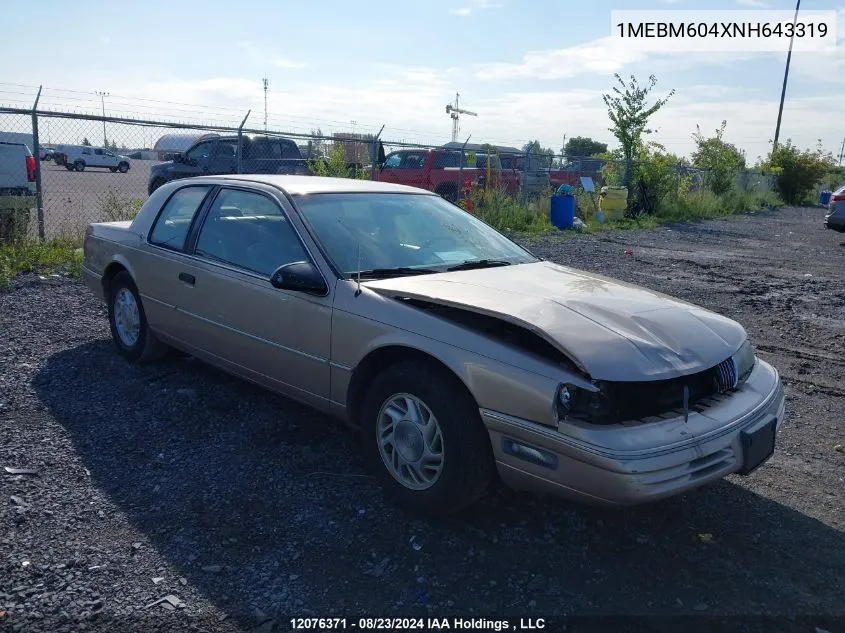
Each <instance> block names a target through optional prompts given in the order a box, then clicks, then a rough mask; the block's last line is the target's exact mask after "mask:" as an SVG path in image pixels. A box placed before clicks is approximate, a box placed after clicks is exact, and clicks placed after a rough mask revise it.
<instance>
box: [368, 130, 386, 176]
mask: <svg viewBox="0 0 845 633" xmlns="http://www.w3.org/2000/svg"><path fill="white" fill-rule="evenodd" d="M383 131H384V125H382V126H381V129H380V130H379V131H378V134H376V135H375V138H373V154H372V157H371V159H370V163H371V165H370V180H375V179H376V163H377V162H378V141H379V137H380V136H381V133H382V132H383Z"/></svg>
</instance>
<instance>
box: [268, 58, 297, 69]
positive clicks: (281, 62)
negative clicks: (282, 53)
mask: <svg viewBox="0 0 845 633" xmlns="http://www.w3.org/2000/svg"><path fill="white" fill-rule="evenodd" d="M272 64H273V66H275V67H276V68H305V64H304V63H302V62H295V61H293V60H290V59H288V58H286V57H276V58H275V59H274V60H273V61H272Z"/></svg>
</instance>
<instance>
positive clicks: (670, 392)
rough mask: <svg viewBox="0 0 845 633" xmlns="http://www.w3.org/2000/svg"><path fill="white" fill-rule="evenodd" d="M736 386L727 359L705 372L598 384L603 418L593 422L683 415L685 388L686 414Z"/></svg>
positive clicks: (617, 421)
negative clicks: (639, 380)
mask: <svg viewBox="0 0 845 633" xmlns="http://www.w3.org/2000/svg"><path fill="white" fill-rule="evenodd" d="M736 384H737V375H736V367H735V366H734V363H733V360H732V359H730V358H728V359H726V360H724V361H722V362H721V363H719V364H718V365H716V366H715V367H711V368H710V369H707V370H705V371H702V372H698V373H695V374H690V375H688V376H679V377H678V378H671V379H669V380H651V381H641V382H609V381H601V382H600V383H599V384H598V386H599V388H600V389H601V393H602V394H603V395H604V398H605V399H604V407H603V409H604V415H603V416H602V419H601V421H598V420H594V421H595V422H597V423H600V424H614V423H622V422H628V421H631V420H639V421H643V420H645V419H647V418H661V419H665V418H666V417H667V416H669V417H675V416H677V415H683V412H684V389H685V388H686V389H687V390H688V391H687V393H688V395H689V398H688V406H689V411H690V412H695V411H701V410H703V408H704V407H706V406H707V404H708V402H710V401H711V400H712V399H713V398H714V397H719V396H720V395H721V394H727V393H728V392H730V391H732V390H733V389H734V388H735V387H736Z"/></svg>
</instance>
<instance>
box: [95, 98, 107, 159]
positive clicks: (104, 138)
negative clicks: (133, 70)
mask: <svg viewBox="0 0 845 633" xmlns="http://www.w3.org/2000/svg"><path fill="white" fill-rule="evenodd" d="M97 94H98V95H100V105H101V106H103V147H108V145H109V142H108V140H107V139H106V97H108V96H109V93H108V92H102V91H100V90H98V91H97Z"/></svg>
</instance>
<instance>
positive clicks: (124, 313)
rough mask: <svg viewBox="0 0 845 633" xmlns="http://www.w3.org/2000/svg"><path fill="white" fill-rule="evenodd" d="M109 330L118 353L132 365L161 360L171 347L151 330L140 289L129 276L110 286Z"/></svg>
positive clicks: (121, 273) (119, 278) (118, 279)
mask: <svg viewBox="0 0 845 633" xmlns="http://www.w3.org/2000/svg"><path fill="white" fill-rule="evenodd" d="M108 310H109V326H110V328H111V335H112V339H113V340H114V344H115V345H116V346H117V351H118V353H120V355H121V356H123V357H124V358H125V359H126V360H128V361H129V362H131V363H143V362H147V361H151V360H156V359H158V358H161V357H162V356H164V355H165V354H166V353H167V349H168V348H167V345H165V344H164V343H162V342H161V341H159V340H158V338H156V335H155V333H154V332H153V331H152V330H150V327H149V325H148V323H147V316H146V313H145V312H144V306H143V304H142V303H141V297H140V295H139V294H138V288H137V287H136V286H135V282H134V281H133V280H132V277H131V276H130V275H129V273H127V272H125V271H124V272H120V273H118V274H117V275H115V277H114V279H112V281H111V284H110V286H109V296H108Z"/></svg>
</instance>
